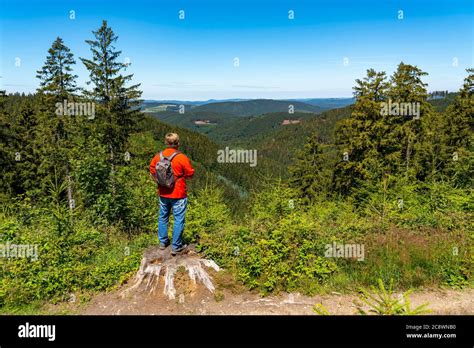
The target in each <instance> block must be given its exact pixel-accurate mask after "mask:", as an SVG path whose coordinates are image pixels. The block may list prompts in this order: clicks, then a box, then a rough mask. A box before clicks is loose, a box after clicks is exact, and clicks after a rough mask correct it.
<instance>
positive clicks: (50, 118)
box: [36, 37, 79, 207]
mask: <svg viewBox="0 0 474 348" xmlns="http://www.w3.org/2000/svg"><path fill="white" fill-rule="evenodd" d="M74 64H75V60H74V56H73V54H72V53H71V51H70V49H69V48H68V47H67V46H66V45H65V44H64V42H63V40H62V39H61V38H60V37H58V38H56V40H55V41H54V42H53V44H52V45H51V48H50V49H49V50H48V56H47V57H46V61H45V64H44V65H43V67H42V68H41V70H38V71H37V76H36V77H37V78H38V79H39V80H40V87H39V88H38V96H39V103H38V104H39V107H38V110H37V112H38V116H39V118H40V125H39V127H38V129H37V131H36V134H37V156H40V157H41V158H42V161H41V165H40V168H39V172H40V173H43V175H44V177H43V178H44V179H45V180H43V185H44V186H45V185H48V184H49V182H50V181H51V180H57V178H52V176H51V175H52V173H54V175H56V176H57V177H59V178H60V180H61V178H63V177H64V179H65V181H66V183H67V196H68V204H69V206H70V207H72V205H71V202H72V199H73V192H72V182H71V175H70V157H71V155H72V154H71V152H72V148H73V139H72V138H73V137H74V134H75V133H77V128H78V127H77V125H78V120H76V117H79V116H77V115H76V116H72V115H69V114H68V113H67V112H64V111H65V110H63V113H62V114H59V115H58V113H57V112H56V111H57V107H56V104H57V103H60V104H63V102H64V101H66V102H74V101H75V99H77V97H76V96H75V92H76V91H77V90H78V88H77V86H76V79H77V75H74V74H73V73H72V70H73V69H72V66H73V65H74Z"/></svg>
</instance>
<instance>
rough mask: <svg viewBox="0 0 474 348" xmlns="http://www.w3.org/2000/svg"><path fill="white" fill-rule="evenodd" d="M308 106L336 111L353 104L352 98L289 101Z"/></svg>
mask: <svg viewBox="0 0 474 348" xmlns="http://www.w3.org/2000/svg"><path fill="white" fill-rule="evenodd" d="M291 100H295V101H299V102H303V103H306V104H310V105H315V106H319V107H320V108H322V109H325V110H329V109H336V108H342V107H344V106H347V105H351V104H354V102H355V99H354V98H311V99H291Z"/></svg>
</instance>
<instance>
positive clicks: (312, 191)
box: [290, 134, 331, 203]
mask: <svg viewBox="0 0 474 348" xmlns="http://www.w3.org/2000/svg"><path fill="white" fill-rule="evenodd" d="M328 170H329V163H328V157H327V155H326V154H325V153H323V145H322V144H321V143H320V141H319V139H318V137H317V135H316V134H312V135H311V136H310V137H308V139H307V141H306V144H305V145H304V148H303V149H302V150H300V151H299V153H298V155H297V158H296V160H295V163H294V165H293V166H291V167H290V185H291V186H292V187H294V188H295V189H296V191H297V193H298V197H299V198H301V200H302V201H303V202H305V203H311V202H312V201H314V200H316V199H318V198H320V199H321V198H325V197H326V195H327V194H328V192H327V188H328V187H329V184H330V179H331V175H330V174H329V173H328Z"/></svg>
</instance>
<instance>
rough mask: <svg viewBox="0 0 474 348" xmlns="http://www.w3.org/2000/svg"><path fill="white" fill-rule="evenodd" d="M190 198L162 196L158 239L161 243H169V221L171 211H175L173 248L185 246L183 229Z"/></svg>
mask: <svg viewBox="0 0 474 348" xmlns="http://www.w3.org/2000/svg"><path fill="white" fill-rule="evenodd" d="M187 205H188V199H187V198H186V197H185V198H180V199H176V198H165V197H160V214H159V215H158V239H159V241H160V243H161V244H165V245H166V244H169V241H170V240H169V239H168V222H169V219H170V212H171V211H173V218H174V226H173V241H172V243H171V245H172V247H173V250H176V249H179V248H181V247H182V246H183V231H184V222H185V217H186V206H187Z"/></svg>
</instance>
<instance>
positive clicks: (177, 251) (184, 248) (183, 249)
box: [171, 244, 188, 256]
mask: <svg viewBox="0 0 474 348" xmlns="http://www.w3.org/2000/svg"><path fill="white" fill-rule="evenodd" d="M187 250H188V246H187V245H186V244H185V245H183V246H182V247H181V248H178V249H172V250H171V255H173V256H176V255H181V254H184V253H186V251H187Z"/></svg>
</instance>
